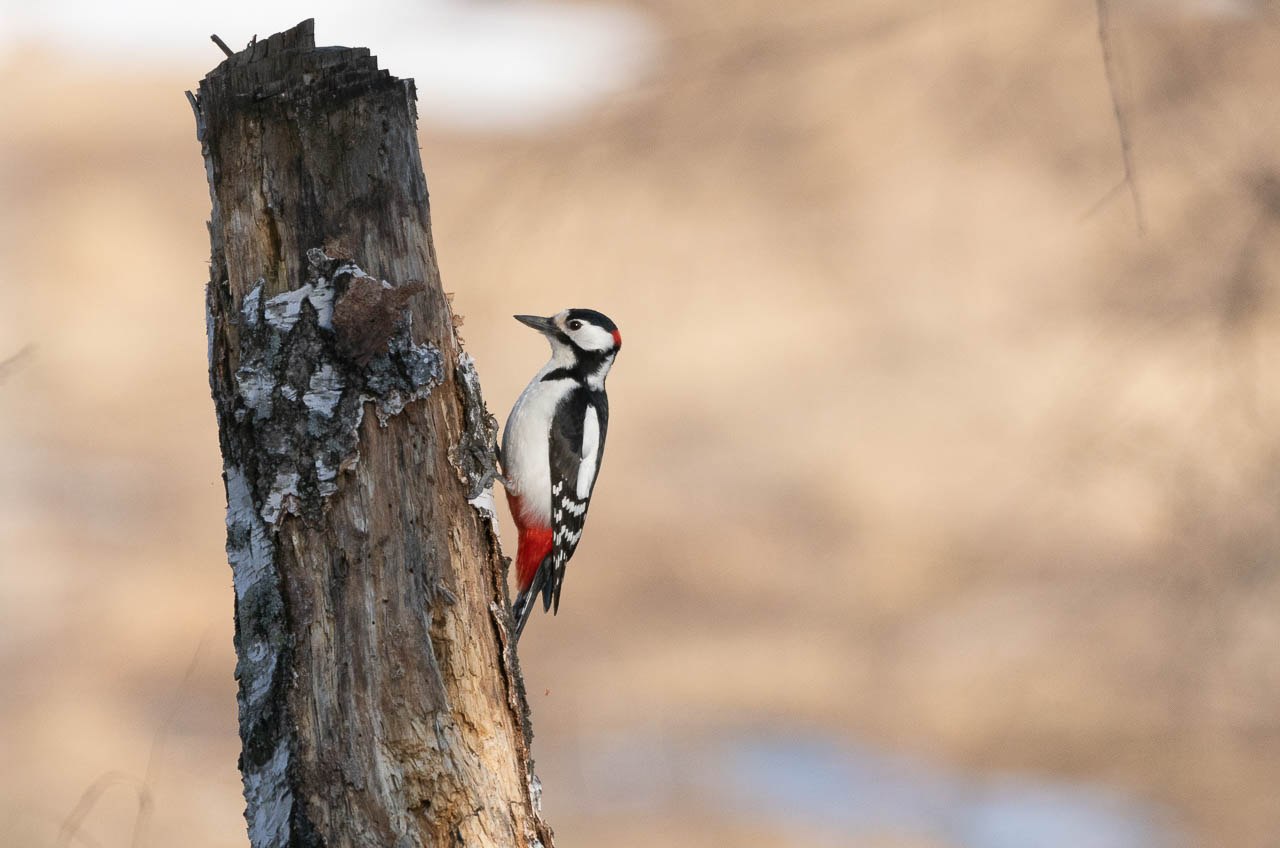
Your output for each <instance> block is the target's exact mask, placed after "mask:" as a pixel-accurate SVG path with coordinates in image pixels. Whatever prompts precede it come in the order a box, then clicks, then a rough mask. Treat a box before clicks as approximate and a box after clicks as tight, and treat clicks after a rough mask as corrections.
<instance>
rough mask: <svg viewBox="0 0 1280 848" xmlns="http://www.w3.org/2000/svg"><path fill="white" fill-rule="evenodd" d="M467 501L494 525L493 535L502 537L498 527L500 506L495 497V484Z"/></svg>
mask: <svg viewBox="0 0 1280 848" xmlns="http://www.w3.org/2000/svg"><path fill="white" fill-rule="evenodd" d="M467 503H469V504H471V505H472V506H473V507H475V508H476V510H477V511H478V512H479V513H480V515H481V516H483V517H484V520H485V521H488V522H489V525H490V526H491V527H493V535H495V536H497V537H498V538H499V539H501V538H502V534H501V532H500V531H499V528H498V507H497V504H496V503H495V501H494V498H493V486H489V487H488V488H487V489H485V490H484V491H483V492H481V493H480V494H479V495H477V496H476V497H474V498H471V499H469V500H468V501H467Z"/></svg>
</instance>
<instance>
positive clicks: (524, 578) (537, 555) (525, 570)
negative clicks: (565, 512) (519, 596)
mask: <svg viewBox="0 0 1280 848" xmlns="http://www.w3.org/2000/svg"><path fill="white" fill-rule="evenodd" d="M507 503H508V504H509V505H510V506H511V516H512V517H513V518H514V519H515V520H516V529H517V530H519V531H520V541H519V547H518V548H517V549H516V591H517V592H523V591H525V590H527V589H528V588H529V586H530V585H531V584H532V583H533V575H535V574H537V573H538V566H539V565H542V561H543V560H544V559H546V558H547V555H548V554H550V553H551V545H552V541H553V539H552V537H553V535H554V534H553V532H552V530H551V528H550V527H539V526H538V525H536V524H529V523H528V522H526V520H525V517H524V507H523V505H522V504H521V503H520V498H518V497H516V496H515V495H513V494H511V493H510V492H507Z"/></svg>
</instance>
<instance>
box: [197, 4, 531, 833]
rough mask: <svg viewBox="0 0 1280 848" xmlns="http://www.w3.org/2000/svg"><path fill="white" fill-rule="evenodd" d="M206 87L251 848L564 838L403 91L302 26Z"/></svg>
mask: <svg viewBox="0 0 1280 848" xmlns="http://www.w3.org/2000/svg"><path fill="white" fill-rule="evenodd" d="M191 99H192V105H193V107H194V109H195V113H196V124H197V135H198V137H199V140H200V142H201V145H202V151H203V154H204V159H205V165H206V169H207V172H208V178H209V188H210V195H211V199H212V204H213V212H212V216H211V220H210V225H209V232H210V240H211V243H212V258H211V262H210V282H209V286H208V293H207V309H208V315H207V321H208V330H209V378H210V385H211V388H212V391H213V399H214V406H215V408H216V411H217V417H218V427H219V438H220V442H221V447H222V457H223V463H224V477H225V481H226V490H227V556H228V559H229V560H230V563H231V568H232V574H233V577H234V582H235V619H236V636H235V643H236V654H237V657H238V662H237V667H236V676H237V678H238V680H239V712H240V735H241V740H242V744H243V751H242V754H241V759H240V769H241V773H242V775H243V778H244V793H245V800H246V802H247V807H246V811H245V817H246V819H247V821H248V829H249V841H250V843H251V844H252V845H253V848H274V846H389V847H390V846H394V848H416V847H417V846H424V848H425V846H445V845H449V846H455V845H466V846H547V848H550V846H551V833H550V830H549V828H548V827H547V826H546V825H545V823H544V822H543V821H542V819H541V815H540V811H539V801H538V789H537V787H538V783H537V779H536V778H535V777H534V775H533V771H532V761H531V759H530V756H529V742H530V739H531V734H530V730H529V723H528V707H527V704H526V700H525V696H524V689H523V684H522V682H521V679H520V673H519V667H518V665H517V662H516V659H515V656H514V653H513V652H512V649H511V647H510V642H509V640H508V635H507V624H508V621H509V615H508V612H507V610H508V608H509V605H508V600H507V592H506V581H505V578H504V566H505V564H504V561H503V559H502V556H501V552H500V550H499V547H498V542H497V529H496V525H495V523H494V514H493V510H492V501H493V492H492V485H493V480H494V473H495V468H494V459H493V452H492V445H493V443H494V440H493V437H494V431H495V429H496V422H494V420H493V417H492V416H491V415H489V413H488V411H487V410H486V409H485V406H484V401H483V399H482V397H481V395H480V385H479V380H478V378H477V377H476V374H475V368H474V365H473V364H472V362H471V360H470V358H469V357H468V356H466V354H465V353H463V352H462V350H461V348H460V346H459V343H458V339H457V335H456V333H455V331H454V324H453V318H452V315H451V312H450V308H449V304H448V301H447V299H446V297H445V294H444V291H443V290H442V288H441V284H440V275H439V271H438V269H437V265H436V258H435V251H434V248H433V246H432V243H431V233H430V217H429V209H428V203H427V187H426V181H425V179H424V178H423V174H422V164H421V161H420V159H419V154H418V144H417V135H416V127H415V124H416V112H415V108H414V89H413V84H412V82H411V81H408V80H399V79H396V78H395V77H392V76H391V75H390V74H388V73H387V72H386V71H382V70H378V68H377V62H376V59H375V58H374V57H372V56H370V55H369V51H368V50H365V49H360V48H353V49H349V48H342V47H328V48H316V47H315V45H314V36H313V27H312V22H311V21H305V22H303V23H302V24H299V25H298V26H297V27H295V28H293V29H291V30H289V31H287V32H283V33H280V34H277V35H273V36H271V38H269V39H266V40H265V41H258V42H255V43H254V44H252V45H250V46H249V47H248V48H247V49H245V50H243V51H241V52H239V53H236V54H234V55H232V56H230V57H229V58H228V59H227V60H226V61H224V62H223V63H222V64H220V65H219V66H218V67H217V68H215V69H214V70H213V71H211V72H210V73H209V74H208V75H207V76H206V77H205V78H204V80H203V81H202V82H201V84H200V88H199V94H198V96H196V97H193V98H191Z"/></svg>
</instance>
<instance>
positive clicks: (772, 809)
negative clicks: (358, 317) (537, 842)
mask: <svg viewBox="0 0 1280 848" xmlns="http://www.w3.org/2000/svg"><path fill="white" fill-rule="evenodd" d="M213 5H216V8H211V9H209V10H208V11H204V10H194V9H193V10H186V9H182V8H180V7H177V6H171V5H169V4H161V3H159V2H150V3H149V2H145V0H125V2H122V3H117V4H97V3H89V2H88V0H80V2H66V3H59V4H45V5H44V6H41V5H38V4H33V3H20V2H16V0H2V2H0V115H2V116H3V117H2V118H0V201H2V202H0V361H6V364H5V365H4V366H0V766H2V767H0V844H2V845H4V846H15V848H17V847H18V846H50V845H56V844H76V845H84V846H89V848H93V846H103V848H111V847H114V846H126V845H133V846H138V845H147V846H170V845H181V846H190V848H204V847H205V846H210V847H211V848H212V846H242V845H245V844H246V837H245V828H244V822H243V819H242V817H241V811H242V809H243V801H242V798H241V788H240V780H239V774H238V772H237V770H236V757H237V755H238V752H239V739H238V737H237V733H236V706H235V683H234V680H233V678H232V670H233V665H234V656H233V652H232V647H231V631H232V618H231V614H232V591H231V572H230V569H229V568H228V566H227V563H226V559H225V554H224V550H223V542H224V538H223V534H224V527H223V512H224V507H225V501H224V495H223V488H222V482H221V478H220V471H221V463H220V458H219V456H218V449H217V438H216V432H215V424H214V417H213V410H212V404H211V402H210V400H209V395H208V387H207V377H206V360H205V355H206V354H205V336H204V311H203V310H204V305H203V290H204V284H205V282H206V280H207V268H206V263H207V257H208V252H209V245H208V237H207V232H206V229H205V221H206V219H207V217H208V214H209V197H208V190H207V187H206V183H205V175H204V168H203V164H202V161H201V158H200V151H199V147H198V145H197V143H196V140H195V135H194V128H193V121H192V117H191V113H190V109H189V107H188V106H187V103H186V101H185V99H184V97H183V91H184V89H187V88H194V87H195V85H196V83H197V81H198V79H199V78H200V76H202V75H203V73H205V72H206V71H207V70H209V69H211V68H212V67H213V66H214V65H216V64H217V63H218V62H219V61H220V60H221V58H222V55H221V53H220V52H219V51H218V50H217V48H216V47H214V45H213V44H211V43H210V42H209V40H208V35H209V33H212V32H216V33H218V34H219V35H221V36H222V37H223V38H224V39H225V40H226V41H227V42H228V43H230V44H232V45H233V46H235V47H239V46H241V45H243V44H244V43H246V42H247V41H248V40H249V38H250V37H251V36H253V35H255V34H257V35H259V36H262V37H265V36H266V35H268V34H270V33H272V32H275V31H278V30H280V29H284V28H286V27H288V26H291V25H292V24H294V23H296V22H297V21H298V20H301V19H302V18H305V17H310V16H315V17H316V18H317V26H316V31H317V40H318V42H319V43H322V44H335V43H337V44H349V45H365V46H368V47H370V48H372V50H373V51H374V52H375V53H376V54H378V55H379V56H380V58H381V60H382V64H383V66H384V67H387V68H389V69H390V70H391V71H392V73H394V74H396V75H398V76H402V77H414V78H415V79H416V80H417V84H418V91H419V93H420V97H421V104H420V112H421V145H422V150H423V159H424V163H425V167H426V172H427V180H428V183H429V185H430V187H431V192H432V211H433V215H434V235H435V242H436V245H437V248H438V251H439V255H440V260H441V267H442V271H443V274H444V280H445V287H446V289H448V290H451V291H453V292H455V293H456V300H455V305H456V307H457V308H458V310H459V311H460V312H461V313H462V314H463V315H465V317H466V323H465V326H464V327H463V334H464V336H465V338H466V342H467V347H468V349H469V351H470V352H471V353H472V354H473V355H474V356H475V358H476V359H477V361H478V364H479V368H480V372H481V375H482V377H483V379H484V388H485V393H486V398H487V400H488V403H489V405H490V407H491V408H492V409H493V411H494V412H495V414H497V415H498V416H499V417H500V418H503V417H505V414H506V411H507V409H509V407H510V404H511V402H512V401H513V399H514V398H515V396H516V394H517V393H518V392H519V390H520V389H521V388H522V386H523V385H524V383H525V381H526V380H527V379H528V377H529V375H530V374H531V373H532V372H533V371H534V370H535V369H536V368H537V367H538V366H539V365H540V364H541V363H542V361H543V359H544V357H545V349H544V343H543V342H542V341H541V339H539V338H538V337H537V336H536V334H534V333H532V332H530V331H528V330H526V329H524V328H522V327H520V326H519V325H518V324H516V323H515V322H513V321H512V320H511V318H510V316H511V315H512V313H516V312H536V313H541V314H549V313H552V312H555V311H557V310H559V309H561V308H564V307H567V306H590V307H595V308H597V309H600V310H602V311H604V312H606V313H607V314H609V315H610V316H612V317H613V318H614V319H615V320H616V321H617V322H618V324H619V325H620V327H621V329H622V332H623V334H624V335H625V337H626V347H625V350H624V351H623V353H622V355H621V357H620V360H619V362H618V365H617V367H616V368H615V369H614V372H613V375H612V377H611V379H610V389H611V392H610V398H611V402H612V405H613V419H612V425H611V428H610V437H609V449H608V454H609V455H608V461H607V462H606V464H605V470H604V473H603V475H602V478H601V483H600V486H599V488H598V490H597V498H596V501H595V503H594V504H593V507H592V521H591V526H590V528H589V530H588V532H587V533H586V535H585V537H584V541H583V543H582V545H581V547H580V548H579V550H578V553H577V555H576V557H575V559H574V562H573V567H572V570H571V576H570V578H569V580H568V583H567V585H566V589H565V595H564V601H565V603H564V615H560V616H559V617H558V618H556V619H550V618H544V617H539V618H537V619H536V620H535V621H533V622H532V623H531V626H530V628H529V630H528V632H527V634H526V637H525V639H524V641H523V643H522V646H521V648H522V651H521V653H522V659H523V664H524V672H525V678H526V682H527V684H528V687H529V692H530V698H531V702H532V707H533V715H534V725H535V730H536V733H537V738H536V741H535V749H534V753H535V756H536V759H537V764H538V771H539V773H540V776H541V778H542V780H543V784H544V787H545V791H544V806H545V810H546V814H547V818H548V820H549V821H550V822H551V824H552V825H553V826H554V827H555V829H556V832H557V836H558V839H557V844H558V845H559V846H561V848H570V846H583V845H606V846H616V847H617V848H629V846H650V845H654V844H661V845H676V846H710V845H723V844H731V841H745V840H748V839H750V840H753V841H755V842H756V844H766V845H779V846H819V848H821V846H869V847H870V848H1067V846H1071V848H1165V846H1241V847H1242V848H1252V847H1253V846H1256V847H1257V848H1274V846H1276V845H1280V842H1277V839H1278V837H1277V834H1280V796H1277V793H1276V786H1277V785H1280V709H1278V707H1280V523H1278V521H1277V507H1278V505H1280V434H1278V431H1277V427H1276V421H1277V417H1276V413H1277V406H1278V404H1280V381H1278V380H1277V377H1276V373H1275V371H1274V370H1273V369H1272V368H1271V367H1270V366H1268V365H1267V363H1268V362H1274V361H1276V357H1277V354H1280V302H1278V299H1277V293H1278V291H1277V285H1276V282H1275V281H1276V275H1277V273H1278V272H1280V147H1278V146H1277V144H1276V138H1277V135H1276V133H1277V129H1280V98H1277V97H1276V96H1275V69H1276V64H1275V62H1276V55H1277V52H1276V51H1277V47H1278V46H1280V45H1278V43H1277V35H1280V10H1278V9H1277V8H1276V7H1275V4H1273V3H1269V2H1264V1H1263V0H1256V2H1250V0H1108V3H1107V5H1106V6H1105V11H1106V12H1108V14H1107V16H1106V17H1107V18H1108V27H1107V29H1108V33H1109V39H1108V40H1109V42H1110V48H1111V54H1112V63H1111V64H1112V83H1113V88H1114V92H1115V102H1116V103H1118V105H1119V107H1120V110H1121V112H1122V114H1123V116H1124V120H1125V123H1126V125H1127V135H1128V137H1129V141H1130V146H1131V153H1132V156H1131V159H1132V163H1131V164H1132V175H1133V181H1132V185H1126V184H1125V183H1124V182H1123V177H1124V173H1125V167H1124V162H1123V159H1122V146H1121V143H1120V137H1119V134H1118V130H1117V121H1116V115H1115V113H1114V108H1113V99H1112V96H1111V94H1110V93H1109V86H1108V79H1107V74H1106V71H1105V68H1104V63H1103V60H1102V52H1103V51H1102V49H1101V45H1100V42H1099V35H1098V23H1099V22H1098V8H1097V7H1096V6H1095V3H1093V2H1089V0H1069V2H1068V0H1027V2H1021V3H1002V2H993V0H960V2H955V3H945V4H940V3H933V2H920V1H919V0H865V2H859V3H853V2H849V0H827V1H825V2H824V0H810V2H805V3H796V4H778V3H774V2H764V0H679V2H677V1H676V0H635V2H631V3H625V4H624V3H621V2H616V3H599V2H587V0H580V2H555V3H553V2H550V0H546V2H533V0H521V1H520V2H502V0H484V1H483V2H481V0H473V1H472V2H466V0H420V2H416V3H413V2H406V1H405V0H370V2H366V3H361V4H359V5H358V8H357V7H353V6H351V5H350V4H340V3H337V2H331V0H317V2H312V3H305V4H304V3H279V4H271V5H270V8H269V9H268V7H267V6H266V5H264V4H255V3H248V2H240V1H239V0H234V1H233V2H226V3H222V4H213ZM1131 189H1136V197H1135V192H1134V191H1131ZM1135 201H1137V202H1135ZM506 526H507V527H509V526H510V525H509V523H508V524H507V525H506ZM510 537H511V534H510V533H508V539H509V540H510ZM143 783H145V784H146V786H147V787H149V791H148V792H147V793H145V797H146V798H148V799H149V801H148V803H146V804H144V805H142V806H141V808H140V805H139V802H138V797H139V787H140V786H141V785H143ZM140 809H141V818H140V820H139V810H140ZM139 822H140V823H139ZM68 823H70V824H78V825H80V826H79V829H78V830H77V831H76V834H75V835H74V836H71V835H70V829H71V828H70V827H69V825H68ZM135 832H136V833H135ZM60 839H61V841H60Z"/></svg>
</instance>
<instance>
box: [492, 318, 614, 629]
mask: <svg viewBox="0 0 1280 848" xmlns="http://www.w3.org/2000/svg"><path fill="white" fill-rule="evenodd" d="M515 319H516V320H517V321H519V322H520V323H522V324H525V325H527V326H529V327H532V328H533V329H535V330H537V331H538V332H540V333H542V334H543V335H544V336H546V338H547V341H548V342H550V343H551V360H550V361H549V362H547V364H546V365H544V366H542V370H540V371H539V372H538V373H537V374H535V375H533V379H532V380H531V381H530V382H529V385H528V386H526V387H525V390H524V391H523V392H521V394H520V397H519V399H518V400H516V403H515V406H514V407H512V409H511V414H510V415H509V416H507V426H506V428H505V429H504V430H503V432H502V450H501V460H502V473H503V482H504V483H505V485H506V489H507V503H509V504H510V505H511V515H512V517H514V518H515V522H516V528H517V530H518V531H519V539H520V540H519V547H518V549H517V552H516V588H517V590H518V594H517V595H516V600H515V603H514V604H513V605H512V611H511V612H512V617H513V618H514V619H515V622H516V633H515V638H516V639H519V638H520V634H521V632H523V631H524V625H525V622H526V621H528V620H529V614H530V613H531V612H532V611H533V605H534V601H535V600H536V599H537V596H538V594H539V593H541V594H542V609H543V611H544V612H545V611H547V610H552V611H553V614H554V612H559V610H560V587H561V586H562V585H563V583H564V567H565V563H567V562H568V561H569V558H570V557H572V556H573V551H574V549H575V548H577V547H578V540H579V539H581V538H582V526H583V524H584V523H585V522H586V520H587V507H588V506H589V505H590V504H591V491H592V489H594V488H595V485H596V478H597V476H598V475H599V473H600V459H601V457H603V455H604V439H605V434H606V433H607V432H608V431H609V398H608V397H607V396H606V395H605V391H604V381H605V377H607V376H608V375H609V368H610V367H611V366H612V365H613V360H614V357H616V356H617V355H618V351H619V350H620V349H621V347H622V334H621V333H619V332H618V327H617V325H616V324H614V323H613V322H612V321H610V320H609V319H608V318H607V317H605V316H604V315H601V314H600V313H599V312H596V311H595V310H593V309H566V310H564V311H563V312H560V313H558V314H556V315H553V316H552V317H550V318H539V317H538V316H536V315H516V316H515Z"/></svg>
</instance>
